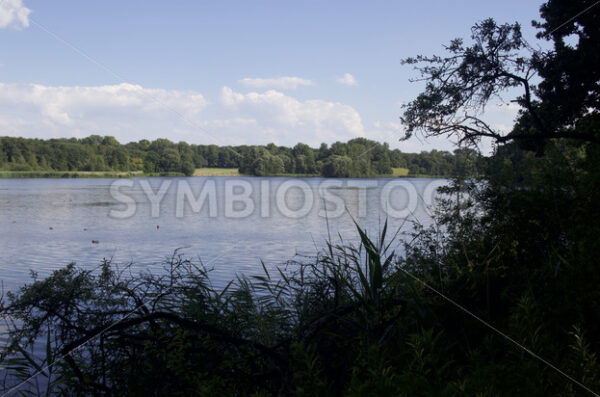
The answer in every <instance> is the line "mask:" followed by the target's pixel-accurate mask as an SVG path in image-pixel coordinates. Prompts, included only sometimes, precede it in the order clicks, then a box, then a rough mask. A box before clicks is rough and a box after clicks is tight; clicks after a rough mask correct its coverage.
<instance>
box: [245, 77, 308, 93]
mask: <svg viewBox="0 0 600 397" xmlns="http://www.w3.org/2000/svg"><path fill="white" fill-rule="evenodd" d="M238 83H240V84H242V85H244V86H246V87H250V88H277V89H280V90H295V89H296V88H298V87H299V86H312V85H315V82H314V81H312V80H307V79H303V78H300V77H275V78H269V79H261V78H248V77H247V78H245V79H241V80H238Z"/></svg>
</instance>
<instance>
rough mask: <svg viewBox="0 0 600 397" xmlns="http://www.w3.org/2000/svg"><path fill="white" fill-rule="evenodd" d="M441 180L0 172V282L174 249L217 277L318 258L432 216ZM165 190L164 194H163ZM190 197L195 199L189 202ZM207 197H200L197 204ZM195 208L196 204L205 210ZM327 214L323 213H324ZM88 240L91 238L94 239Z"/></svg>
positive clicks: (158, 256)
mask: <svg viewBox="0 0 600 397" xmlns="http://www.w3.org/2000/svg"><path fill="white" fill-rule="evenodd" d="M445 183H446V181H445V180H441V179H437V180H435V179H420V178H406V179H401V180H398V179H323V178H307V179H289V178H259V177H248V178H237V177H236V178H232V177H230V178H227V177H194V178H133V179H122V180H114V179H0V280H2V282H3V286H4V290H5V291H6V290H14V289H15V288H17V287H18V286H20V285H23V284H24V283H26V282H28V281H29V280H30V276H29V273H30V271H31V270H33V271H36V272H38V274H39V275H40V276H44V275H47V274H49V273H50V272H51V271H52V270H54V269H58V268H61V267H63V266H65V265H66V264H68V263H70V262H76V263H77V264H78V265H81V266H85V267H96V266H98V265H99V264H100V262H101V261H102V259H103V258H112V260H113V262H116V263H128V262H133V263H135V264H136V266H137V267H138V268H140V269H154V268H156V269H158V266H159V264H160V263H161V262H163V261H164V260H165V258H166V257H169V256H171V255H172V254H173V253H174V251H175V250H178V253H180V254H182V255H184V256H185V257H188V258H191V259H201V260H202V261H203V262H204V263H205V264H207V265H208V266H209V267H211V268H213V269H214V270H213V271H212V273H211V277H212V279H213V280H214V282H215V283H216V284H224V283H225V282H227V281H228V280H229V279H231V278H232V277H233V276H234V275H235V274H236V273H244V274H257V273H259V272H260V271H261V270H260V269H261V268H260V260H261V259H262V260H263V261H264V262H265V264H266V265H267V266H268V267H275V266H278V265H281V264H283V263H285V262H286V261H287V260H290V259H298V256H297V255H314V254H315V253H316V252H317V250H318V249H321V248H323V246H324V243H325V241H326V239H327V236H328V235H331V236H332V237H333V238H334V240H337V239H338V237H337V236H338V233H339V234H340V235H341V236H343V237H344V238H345V239H347V240H348V241H356V240H357V233H356V229H355V226H354V224H353V219H356V221H357V222H358V223H359V224H360V225H361V226H362V227H363V228H365V229H367V230H368V231H369V232H370V233H371V234H373V235H376V234H377V232H378V231H379V230H380V229H381V226H382V224H383V222H384V221H385V219H386V218H387V219H388V221H389V228H390V229H391V230H396V229H397V228H399V227H401V226H402V227H403V230H410V228H411V227H412V226H411V222H406V219H408V220H409V221H414V220H417V221H419V222H421V223H425V224H427V223H429V222H430V221H431V219H430V216H429V214H428V210H427V206H428V205H429V204H431V203H432V202H433V194H434V192H435V188H437V187H439V186H441V185H443V184H445ZM161 189H162V190H161ZM195 200H197V201H195ZM203 200H204V201H203ZM201 204H202V205H201ZM324 209H326V210H328V211H329V212H328V213H327V214H325V213H324ZM93 241H94V242H93Z"/></svg>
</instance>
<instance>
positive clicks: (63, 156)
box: [0, 135, 485, 178]
mask: <svg viewBox="0 0 600 397" xmlns="http://www.w3.org/2000/svg"><path fill="white" fill-rule="evenodd" d="M465 161H470V162H473V163H475V164H476V168H475V170H474V172H480V171H481V169H482V167H483V163H484V162H485V159H484V158H483V157H482V156H479V155H478V154H477V152H476V151H473V150H470V149H457V150H456V151H454V153H450V152H444V151H437V150H432V151H430V152H421V153H403V152H401V151H400V150H398V149H394V150H392V149H390V148H389V146H388V144H387V143H384V144H381V143H378V142H375V141H371V140H368V139H364V138H357V139H352V140H350V141H348V142H346V143H342V142H336V143H334V144H332V145H331V146H329V145H327V144H322V145H321V146H320V147H319V148H311V147H309V146H308V145H305V144H302V143H299V144H297V145H296V146H294V147H293V148H289V147H284V146H276V145H274V144H268V145H266V146H223V147H219V146H216V145H189V144H187V143H185V142H179V143H174V142H171V141H169V140H167V139H157V140H155V141H152V142H151V141H147V140H142V141H140V142H130V143H127V144H124V145H123V144H120V143H119V142H118V141H117V140H116V139H114V138H113V137H110V136H105V137H102V136H99V135H92V136H89V137H87V138H83V139H77V138H71V139H49V140H40V139H29V138H12V137H0V177H27V176H32V177H38V176H39V177H68V176H69V175H77V176H80V177H84V176H86V175H87V176H89V177H94V176H95V175H98V174H101V173H104V174H106V175H116V176H121V177H123V176H128V175H133V174H136V175H141V174H143V175H165V174H171V175H173V174H174V175H188V176H191V175H194V174H195V173H196V174H197V172H196V170H198V169H202V170H203V171H202V174H203V175H204V174H208V176H219V175H220V176H225V175H226V176H231V175H233V174H235V173H232V172H231V171H230V170H231V169H235V170H237V172H238V174H243V175H256V176H272V175H288V176H294V175H302V176H324V177H357V178H360V177H376V176H392V175H394V171H393V169H394V168H406V169H408V171H409V172H408V174H407V175H411V176H415V175H429V176H440V177H450V176H456V175H458V173H459V171H460V168H461V164H463V163H464V162H465ZM209 169H210V171H209ZM225 170H229V171H225ZM68 173H70V174H68Z"/></svg>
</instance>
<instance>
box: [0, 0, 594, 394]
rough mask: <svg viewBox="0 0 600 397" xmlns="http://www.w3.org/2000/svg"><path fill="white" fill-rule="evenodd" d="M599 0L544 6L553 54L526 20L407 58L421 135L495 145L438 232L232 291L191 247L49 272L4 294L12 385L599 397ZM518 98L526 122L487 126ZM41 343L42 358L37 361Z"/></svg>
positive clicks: (305, 262)
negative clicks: (159, 256) (498, 103)
mask: <svg viewBox="0 0 600 397" xmlns="http://www.w3.org/2000/svg"><path fill="white" fill-rule="evenodd" d="M597 4H599V3H598V2H597V1H593V0H577V1H574V0H549V1H547V2H546V3H544V4H542V5H541V7H540V21H539V22H534V26H535V27H536V29H537V30H538V32H539V34H538V38H539V39H540V40H544V41H545V46H546V47H548V48H549V49H548V50H547V51H541V50H537V49H536V48H540V47H541V46H540V47H538V46H533V45H531V44H529V43H527V42H526V41H525V40H524V39H523V38H522V36H521V28H520V26H519V25H518V24H498V23H496V22H495V21H494V20H492V19H488V20H485V21H482V22H480V23H477V24H476V25H475V26H474V27H473V28H472V37H471V38H470V39H466V40H463V39H456V40H453V41H451V43H450V44H449V45H448V46H447V47H445V51H447V53H445V54H444V55H443V56H442V55H440V56H434V57H425V56H423V57H416V58H414V59H409V60H407V61H406V62H407V63H408V64H411V65H414V66H415V67H417V70H418V71H420V72H421V74H422V80H424V81H425V82H426V84H425V85H424V88H423V91H422V92H421V94H419V95H418V96H417V97H416V98H415V99H414V100H413V101H412V102H410V103H409V104H408V105H407V107H406V108H405V112H404V114H403V117H402V118H403V121H404V122H405V123H406V124H407V126H408V129H407V131H408V134H413V133H423V134H425V135H448V134H449V135H454V136H455V137H458V139H459V140H462V141H464V142H465V143H467V144H469V143H474V142H476V141H477V140H478V139H480V138H481V137H488V138H492V139H494V140H495V141H496V142H497V143H498V148H497V150H496V152H495V153H494V155H493V156H492V157H491V158H490V159H489V161H488V162H486V163H485V168H484V172H483V175H482V176H481V178H480V179H479V180H474V179H473V178H460V177H459V178H456V179H454V181H453V183H452V184H451V185H450V186H448V187H445V188H443V189H442V193H445V194H446V195H445V196H444V197H445V198H444V199H443V200H441V201H440V202H439V206H438V208H437V215H436V219H435V222H434V224H433V225H418V224H416V225H415V226H414V229H413V230H412V231H411V232H409V233H408V234H407V235H401V236H399V237H400V238H403V240H402V241H401V244H398V241H396V243H394V239H393V236H394V235H395V231H394V230H387V226H386V225H387V224H385V225H384V226H383V228H382V230H381V232H380V233H379V235H377V236H372V235H367V234H366V233H365V231H364V230H362V229H361V228H360V227H358V226H357V233H358V237H359V240H360V241H359V242H358V243H356V244H352V243H351V242H339V243H338V242H335V243H334V242H330V243H329V244H325V248H324V249H323V250H322V251H320V252H318V253H317V254H316V255H315V256H314V257H310V258H300V260H297V261H293V262H290V263H289V264H288V265H287V266H286V267H282V268H281V269H280V272H279V273H277V274H274V273H273V272H271V274H269V272H267V270H266V267H265V270H264V273H262V274H259V275H257V276H256V277H250V276H240V277H239V278H237V279H235V280H233V281H232V282H231V283H230V284H228V285H227V286H226V287H225V288H215V287H214V286H213V284H212V283H211V282H210V272H209V271H207V269H204V268H203V267H202V265H201V264H198V263H196V262H192V261H189V260H186V259H185V258H181V257H178V256H176V255H175V256H173V258H172V259H171V260H170V261H167V262H166V263H165V268H164V269H163V272H162V273H157V274H144V275H141V276H138V275H136V274H134V273H133V272H130V271H128V268H127V267H125V268H123V267H117V266H116V265H115V264H112V263H110V262H109V261H105V262H103V263H102V268H101V271H100V272H92V271H90V270H87V269H86V268H85V267H78V266H75V265H70V266H68V267H66V268H64V269H61V270H58V271H55V272H54V273H53V274H52V275H51V276H49V277H48V278H46V279H39V278H37V277H35V275H34V278H33V280H32V281H31V283H30V284H29V285H26V286H24V287H22V288H21V289H20V290H19V291H18V292H16V293H11V294H7V295H6V296H4V297H2V299H0V309H1V313H2V314H3V315H4V316H5V318H9V319H10V322H9V320H7V324H12V325H11V327H10V341H9V345H8V348H7V350H6V351H5V352H4V353H3V354H2V356H1V358H2V360H3V362H2V365H3V367H4V368H7V369H8V371H9V372H10V373H11V374H12V376H13V379H14V378H16V379H17V380H18V382H13V383H12V384H11V383H10V382H8V381H6V383H5V390H8V391H9V392H12V391H14V390H16V389H17V387H22V386H23V385H26V386H28V387H30V389H31V390H35V387H36V382H38V383H37V385H38V389H37V390H42V392H45V394H46V395H78V396H79V395H80V396H86V395H98V396H113V395H119V396H136V395H181V396H187V395H207V396H255V397H256V396H361V397H362V396H377V397H381V396H512V395H514V396H564V397H573V396H598V395H600V394H599V393H600V338H599V337H598V335H600V288H599V286H600V272H599V271H598V269H599V264H598V258H600V244H599V241H600V210H599V208H598V203H599V202H600V189H598V186H600V56H599V54H600V24H599V23H598V21H599V20H600V7H598V6H597V7H594V6H595V5H597ZM534 82H535V85H534ZM517 90H518V91H519V92H520V94H517V95H518V96H515V97H514V98H512V100H513V101H514V103H517V104H518V105H519V106H520V107H521V112H520V114H519V116H518V119H517V120H516V122H515V124H514V126H513V128H512V129H511V130H510V131H509V132H507V131H506V130H495V129H494V127H493V126H490V125H488V124H486V123H485V122H483V121H482V120H480V119H478V115H480V114H481V108H482V107H483V106H485V105H486V104H487V103H489V101H490V100H492V99H493V98H496V97H497V94H498V93H505V94H506V93H507V92H509V93H515V92H516V91H517ZM507 95H508V94H507ZM470 111H472V112H473V113H472V114H470V115H469V114H467V115H465V112H470ZM264 150H267V149H264ZM257 151H259V152H260V151H262V149H258V148H257ZM269 153H271V152H269ZM271 155H273V156H277V154H271ZM344 155H346V156H347V155H348V153H347V152H346V154H343V153H340V154H337V153H336V154H332V156H341V157H343V156H344ZM203 156H204V154H203ZM248 158H250V157H248ZM140 159H141V161H142V162H143V157H140ZM317 161H319V157H318V156H317V157H316V158H315V164H316V162H317ZM320 161H323V160H320ZM390 161H392V160H391V159H390ZM303 170H304V171H305V170H306V169H303ZM264 244H265V247H267V246H268V245H269V242H268V241H265V243H264ZM297 259H298V258H297ZM39 341H43V342H46V341H47V343H46V344H45V346H46V347H47V348H46V352H45V356H44V355H42V356H43V357H40V356H34V355H33V354H31V353H29V352H31V351H32V350H33V345H35V343H39ZM32 375H36V376H38V377H37V378H34V377H32ZM40 378H42V379H43V381H39V379H40ZM19 382H20V383H19ZM15 384H16V385H17V386H15V388H13V389H11V387H12V386H14V385H15ZM39 385H41V386H39ZM42 387H43V389H42ZM21 390H23V389H19V391H21ZM23 394H24V395H26V393H23ZM40 394H42V393H40Z"/></svg>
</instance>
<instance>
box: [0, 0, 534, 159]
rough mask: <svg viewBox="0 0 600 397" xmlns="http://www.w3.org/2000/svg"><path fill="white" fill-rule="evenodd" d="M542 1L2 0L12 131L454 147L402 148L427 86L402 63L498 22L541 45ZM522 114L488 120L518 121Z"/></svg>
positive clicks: (4, 89)
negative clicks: (409, 105)
mask: <svg viewBox="0 0 600 397" xmlns="http://www.w3.org/2000/svg"><path fill="white" fill-rule="evenodd" d="M539 5H540V3H538V2H537V1H527V0H526V1H512V0H511V1H504V2H498V1H452V2H449V1H427V0H421V1H410V2H408V1H406V2H405V1H402V2H401V1H396V2H392V1H386V2H383V1H380V2H378V1H369V2H366V1H361V2H352V1H339V2H338V1H319V2H309V1H303V2H288V1H271V2H267V1H261V2H247V1H244V2H241V1H240V2H233V1H219V2H216V1H215V2H200V1H172V2H164V1H161V2H158V1H122V0H121V1H110V0H107V1H102V2H89V1H77V2H76V1H52V2H48V1H33V0H0V48H2V51H1V52H0V65H1V66H0V135H11V136H27V137H40V138H47V137H71V136H76V137H82V136H87V135H89V134H92V133H100V134H105V135H114V136H115V137H117V139H119V140H120V141H131V140H139V139H143V138H148V139H154V138H157V137H165V138H169V139H171V140H174V141H179V140H185V141H188V142H191V143H206V144H209V143H214V144H220V145H223V144H241V143H247V144H266V143H269V142H276V143H278V144H283V145H293V144H295V143H296V142H299V141H302V142H307V143H309V144H311V145H318V144H319V143H320V142H327V143H332V142H334V141H336V140H346V139H350V138H352V137H355V136H365V137H367V138H371V139H376V140H380V141H387V142H389V143H390V145H391V146H392V147H399V148H400V149H402V150H405V151H420V150H431V149H434V148H435V149H451V148H452V144H451V143H450V142H449V141H448V140H445V139H434V140H432V139H430V140H428V141H426V142H423V143H421V142H419V141H418V140H416V139H412V140H410V141H408V142H397V138H398V137H399V136H401V134H402V127H401V125H400V123H399V116H400V103H403V102H407V101H409V100H411V99H412V98H413V97H414V96H415V95H416V94H417V93H418V92H419V90H420V89H421V88H422V86H421V85H419V84H417V83H410V82H409V81H408V79H409V78H410V77H415V76H416V75H415V72H414V71H413V70H412V69H411V68H410V67H407V66H401V65H400V60H401V59H402V58H404V57H407V56H411V55H415V54H419V53H423V54H435V53H441V51H442V45H443V44H445V43H447V42H448V41H449V40H450V39H452V38H454V37H465V36H468V35H469V32H470V26H471V25H472V24H473V23H474V22H476V21H479V20H482V19H484V18H486V17H490V16H491V17H494V18H495V19H496V20H498V21H500V22H514V21H518V22H521V23H522V25H523V27H524V32H525V35H526V37H528V38H530V39H531V40H532V41H533V40H534V39H533V36H534V30H533V29H532V28H531V27H530V22H531V20H532V19H535V18H537V17H538V9H539ZM82 53H84V54H85V55H82ZM100 64H101V65H103V66H104V67H103V66H101V65H100ZM514 112H515V109H514V108H511V107H506V108H502V109H491V110H490V114H489V117H490V119H491V120H492V121H493V122H494V123H496V124H497V125H502V126H509V125H510V124H511V121H512V119H513V117H514ZM484 146H485V145H484Z"/></svg>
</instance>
